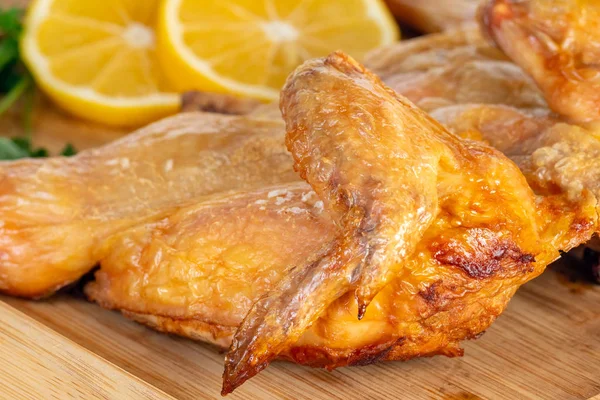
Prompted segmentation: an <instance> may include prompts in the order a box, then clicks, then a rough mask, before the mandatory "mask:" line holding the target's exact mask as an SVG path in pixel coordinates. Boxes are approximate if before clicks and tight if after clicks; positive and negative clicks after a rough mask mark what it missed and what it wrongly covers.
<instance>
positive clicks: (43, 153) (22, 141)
mask: <svg viewBox="0 0 600 400" xmlns="http://www.w3.org/2000/svg"><path fill="white" fill-rule="evenodd" d="M76 153H77V151H76V150H75V147H73V145H72V144H71V143H68V144H67V145H66V146H65V147H64V148H63V149H62V151H61V152H60V155H61V156H65V157H70V156H73V155H75V154H76ZM48 156H49V153H48V150H46V149H44V148H43V147H40V148H37V149H35V148H33V146H32V145H31V140H29V138H26V137H16V138H10V139H9V138H0V160H3V161H6V160H18V159H20V158H27V157H31V158H42V157H48Z"/></svg>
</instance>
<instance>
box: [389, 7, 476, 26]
mask: <svg viewBox="0 0 600 400" xmlns="http://www.w3.org/2000/svg"><path fill="white" fill-rule="evenodd" d="M386 2H387V4H388V5H389V7H390V9H391V10H392V12H393V13H394V15H395V16H396V18H398V19H399V20H400V21H401V22H403V23H405V24H407V25H410V26H412V27H414V28H416V29H418V30H420V31H422V32H439V31H443V30H447V29H452V28H457V27H459V26H461V25H467V24H472V23H473V22H474V20H475V13H476V11H477V6H478V5H479V3H480V1H479V0H445V1H436V0H386Z"/></svg>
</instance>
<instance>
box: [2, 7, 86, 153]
mask: <svg viewBox="0 0 600 400" xmlns="http://www.w3.org/2000/svg"><path fill="white" fill-rule="evenodd" d="M22 16H23V10H20V9H17V8H11V9H8V10H4V9H1V8H0V94H1V95H2V97H1V98H0V117H2V115H3V114H4V113H6V111H8V110H9V109H10V108H11V107H12V106H13V105H14V104H15V103H16V102H17V101H18V100H19V99H23V102H22V103H23V105H22V106H23V130H24V132H25V135H24V136H22V137H16V138H5V137H0V160H16V159H19V158H25V157H48V155H49V154H48V151H47V150H46V149H44V148H35V147H33V144H32V142H31V125H32V121H31V120H32V110H33V97H34V93H35V84H34V81H33V78H32V76H31V74H30V73H29V71H27V68H26V67H25V65H24V64H23V62H22V61H21V56H20V52H19V40H20V38H21V33H22V32H23V25H22V23H21V18H22ZM75 153H76V151H75V148H74V147H73V146H72V145H71V144H70V143H69V144H67V145H66V146H65V147H64V149H63V150H62V151H61V153H60V155H63V156H72V155H74V154H75Z"/></svg>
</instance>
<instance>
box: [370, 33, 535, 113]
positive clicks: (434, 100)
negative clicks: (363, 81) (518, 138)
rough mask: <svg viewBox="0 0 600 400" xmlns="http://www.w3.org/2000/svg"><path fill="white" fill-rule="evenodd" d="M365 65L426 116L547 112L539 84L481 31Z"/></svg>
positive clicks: (389, 52)
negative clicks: (464, 108) (470, 107)
mask: <svg viewBox="0 0 600 400" xmlns="http://www.w3.org/2000/svg"><path fill="white" fill-rule="evenodd" d="M365 64H366V65H367V67H369V68H371V69H372V70H373V71H374V72H375V73H376V74H377V75H378V76H379V77H381V79H383V81H384V82H385V83H386V84H387V85H389V86H390V87H391V88H392V89H394V90H396V91H397V92H398V93H400V94H402V95H403V96H406V97H407V98H408V99H409V100H411V101H412V102H414V103H415V104H417V105H418V106H419V107H420V108H422V109H424V110H426V111H433V110H436V109H438V108H440V107H446V106H450V105H457V104H472V103H475V104H505V105H510V106H514V107H518V108H546V107H547V105H546V102H545V100H544V97H543V95H542V93H540V91H539V90H538V89H537V87H536V85H535V83H534V82H533V81H532V80H531V78H529V77H528V76H527V75H526V74H524V73H523V71H522V70H521V69H520V68H519V67H518V66H517V65H515V64H514V63H512V62H511V61H510V60H509V59H508V58H507V57H506V56H505V55H504V54H503V53H502V52H501V51H500V50H498V49H496V48H495V47H494V46H492V45H490V44H489V43H488V42H486V41H485V40H484V38H483V37H482V35H481V34H480V32H479V30H477V29H465V30H457V31H452V32H444V33H439V34H435V35H427V36H424V37H420V38H416V39H411V40H407V41H403V42H400V43H397V44H394V45H391V46H387V47H382V48H379V49H376V50H374V51H372V52H370V53H369V54H368V55H367V57H366V59H365Z"/></svg>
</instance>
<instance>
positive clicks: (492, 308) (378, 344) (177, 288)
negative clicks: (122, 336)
mask: <svg viewBox="0 0 600 400" xmlns="http://www.w3.org/2000/svg"><path fill="white" fill-rule="evenodd" d="M281 107H282V111H283V114H284V117H285V119H286V123H287V129H288V135H287V142H288V147H289V149H290V150H291V152H292V154H293V156H294V159H295V161H296V168H297V169H298V170H299V172H300V174H301V175H302V176H303V177H304V178H305V179H306V180H307V181H308V182H309V183H310V185H311V186H312V189H313V190H314V192H313V190H311V189H310V187H309V186H307V185H305V184H298V183H294V184H283V185H277V186H275V187H268V188H264V189H261V190H254V191H244V192H240V193H237V194H232V195H231V197H224V196H222V195H217V196H216V197H214V198H213V199H208V200H206V201H203V202H200V203H201V204H200V203H199V204H196V205H190V206H188V207H183V208H181V209H179V210H178V211H177V212H175V213H172V214H170V215H169V216H167V217H165V218H164V219H162V220H156V221H152V222H150V223H147V224H143V225H139V226H136V227H134V228H131V229H129V230H124V231H122V232H121V233H119V234H118V235H114V236H113V237H112V238H111V239H110V240H108V241H106V242H105V243H106V244H105V246H104V248H103V249H102V254H103V257H102V261H101V268H100V270H99V271H98V272H97V281H96V282H94V283H91V284H90V285H88V286H87V288H86V292H87V293H88V295H89V296H90V297H91V298H93V299H94V300H96V301H98V302H100V304H102V305H103V306H105V307H110V308H116V309H121V310H123V311H124V312H125V314H126V315H127V316H129V317H131V318H134V319H136V320H138V321H140V322H143V323H146V324H148V325H150V326H152V327H154V328H156V329H159V330H163V331H166V332H172V333H178V334H181V335H185V336H188V337H192V338H195V339H200V340H206V341H209V342H212V343H215V344H218V345H220V346H228V345H229V344H230V343H232V347H231V349H230V353H229V355H228V357H227V363H226V373H225V381H224V393H226V392H229V391H231V390H233V389H234V388H235V387H236V386H238V385H239V384H241V383H242V382H243V381H244V380H246V379H248V378H249V377H251V376H252V375H254V374H255V373H257V372H258V371H260V370H261V369H262V368H264V367H265V366H266V365H267V364H268V362H269V361H271V360H272V359H273V358H275V357H280V358H286V359H292V360H294V361H295V362H298V363H301V364H306V365H310V366H318V367H326V368H330V369H331V368H335V367H339V366H344V365H361V364H366V363H371V362H375V361H378V360H405V359H409V358H413V357H418V356H426V355H435V354H445V355H449V356H453V355H461V354H462V350H461V349H460V347H459V342H460V341H461V340H464V339H466V338H472V337H476V336H477V335H478V334H479V333H481V332H482V331H483V330H485V329H486V328H487V327H488V326H489V325H490V324H491V322H492V321H493V320H494V319H495V318H496V317H497V316H498V315H499V314H500V313H501V312H502V311H503V309H504V308H505V306H506V304H507V302H508V300H509V299H510V297H511V296H512V295H513V294H514V292H515V290H516V289H517V288H518V286H519V285H521V284H522V283H524V282H526V281H527V280H529V279H531V278H533V277H535V276H536V275H537V274H539V273H541V271H542V270H543V268H544V267H545V266H546V265H547V264H548V263H549V262H550V261H552V260H554V259H555V258H556V257H558V250H557V248H555V247H553V245H554V244H555V242H553V241H551V240H548V238H547V237H544V236H543V235H544V234H545V233H546V232H547V229H546V227H545V225H544V223H545V220H544V219H543V218H542V217H541V215H543V214H544V213H540V207H545V206H540V205H539V204H538V203H537V201H536V197H535V196H534V194H533V193H532V191H531V190H530V188H529V186H528V185H527V184H526V182H525V180H524V178H523V176H522V175H521V173H520V172H519V170H518V169H517V168H516V167H515V165H514V164H512V163H511V162H510V161H509V160H508V159H506V158H505V157H504V156H503V155H502V154H500V153H499V152H497V151H495V150H493V149H492V148H490V147H488V146H486V145H483V144H478V143H476V142H472V141H463V140H461V139H458V138H457V137H455V136H453V135H451V134H449V133H448V132H447V131H446V130H445V129H444V128H443V127H442V126H441V125H439V124H437V123H436V122H434V121H433V120H432V119H431V118H430V117H428V116H427V115H426V114H424V113H423V112H421V111H420V110H418V109H417V108H415V107H414V106H413V105H411V104H410V103H409V102H407V101H406V100H405V99H404V98H402V97H399V96H398V95H396V94H395V93H394V92H393V91H391V90H390V89H387V88H386V87H385V86H383V85H382V83H381V82H380V81H379V80H378V79H377V78H376V77H374V76H373V75H372V74H370V73H369V72H367V71H366V70H364V69H363V68H362V67H361V66H360V65H358V64H356V63H355V62H354V61H352V60H351V59H349V58H347V57H346V56H345V55H343V54H333V55H331V56H330V57H328V58H326V59H322V60H316V61H312V62H309V63H307V64H305V65H304V66H303V67H301V68H300V69H299V70H298V71H297V72H296V73H295V74H294V75H293V76H292V77H291V78H290V80H289V81H288V84H287V86H286V88H285V89H284V92H283V94H282V102H281ZM566 226H567V228H568V227H569V226H570V225H569V224H567V225H566ZM563 228H564V226H563ZM246 231H247V232H246ZM562 234H566V233H565V232H562V231H560V230H559V229H556V230H555V231H553V232H552V235H555V236H556V237H561V235H562ZM359 305H360V306H359ZM359 315H360V316H361V317H362V319H359V318H358V317H359Z"/></svg>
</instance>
